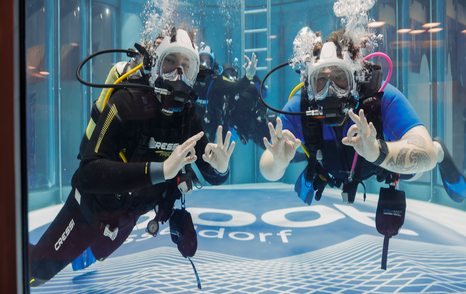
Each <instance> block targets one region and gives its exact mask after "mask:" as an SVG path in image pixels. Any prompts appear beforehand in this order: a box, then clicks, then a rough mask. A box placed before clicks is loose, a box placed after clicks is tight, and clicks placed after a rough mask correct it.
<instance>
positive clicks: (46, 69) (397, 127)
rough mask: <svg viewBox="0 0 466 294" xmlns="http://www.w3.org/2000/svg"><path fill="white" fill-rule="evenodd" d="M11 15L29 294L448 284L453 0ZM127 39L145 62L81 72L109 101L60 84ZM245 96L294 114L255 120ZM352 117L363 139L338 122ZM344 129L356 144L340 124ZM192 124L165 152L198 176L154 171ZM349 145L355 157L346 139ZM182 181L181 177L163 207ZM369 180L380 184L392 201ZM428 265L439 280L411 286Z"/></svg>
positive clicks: (54, 8)
mask: <svg viewBox="0 0 466 294" xmlns="http://www.w3.org/2000/svg"><path fill="white" fill-rule="evenodd" d="M311 2H312V3H311ZM334 5H336V6H334ZM25 9H26V11H25V16H26V38H25V45H26V52H25V56H24V58H25V68H24V70H25V72H26V79H27V88H26V97H25V103H26V121H25V126H26V127H27V185H28V195H29V198H28V203H29V211H28V216H29V218H28V222H29V227H28V231H29V242H30V246H29V253H30V255H29V257H30V263H31V268H30V270H31V274H32V276H31V277H30V278H31V279H30V285H31V286H37V287H31V292H32V293H52V292H53V291H55V292H67V291H70V290H71V291H76V292H80V291H81V292H96V291H97V292H99V291H100V292H105V293H107V292H108V293H111V292H114V293H133V292H138V291H149V292H152V291H161V292H167V293H169V292H185V293H189V292H194V291H195V289H196V286H197V287H202V288H204V289H205V290H206V291H208V292H209V291H212V292H219V293H223V292H228V291H233V292H244V293H254V292H261V291H262V292H267V291H270V292H272V291H276V292H281V293H293V292H344V291H350V292H351V291H353V290H354V291H355V292H358V291H359V292H361V291H362V292H386V293H393V292H395V291H402V290H403V289H404V290H406V291H407V290H409V291H412V292H435V293H437V292H455V291H456V292H465V291H466V280H465V279H464V278H463V277H464V276H466V272H465V268H466V267H464V264H466V259H465V256H466V247H465V245H464V244H466V242H465V241H466V235H465V232H466V221H465V220H466V212H465V210H466V206H465V201H464V196H465V195H464V191H465V190H466V183H465V181H464V180H465V179H464V177H463V176H462V172H464V171H465V170H466V156H465V154H466V136H465V133H466V124H465V119H464V118H465V117H466V107H465V100H464V99H463V98H464V93H465V90H466V89H464V87H465V84H466V81H465V80H464V77H465V76H466V74H465V68H466V58H465V56H464V47H465V42H466V37H465V34H466V33H465V32H466V30H465V29H466V27H465V23H466V19H464V15H466V14H462V13H460V12H462V11H465V9H466V7H465V4H464V3H463V1H460V0H447V1H445V5H444V6H443V5H442V7H441V6H439V5H438V3H435V1H434V2H432V1H428V0H414V1H398V2H396V3H394V2H393V1H388V0H378V1H342V0H336V1H321V2H318V1H316V2H315V3H314V1H285V0H283V1H282V0H278V1H267V0H264V1H240V0H235V1H226V0H222V1H216V2H215V1H206V0H203V1H190V0H189V1H188V0H186V1H182V0H178V1H166V0H156V1H150V2H149V1H147V3H146V1H144V0H134V1H113V0H110V1H82V0H72V1H58V0H48V1H45V0H36V1H26V5H25ZM355 11H356V12H358V14H357V15H356V16H357V17H356V18H357V21H356V22H352V21H351V20H354V17H355V14H354V12H355ZM336 12H338V13H337V14H338V17H337V16H336V15H335V13H336ZM342 19H344V20H345V21H343V22H342V21H341V20H342ZM219 20H220V21H219ZM290 20H291V21H290ZM359 24H363V25H362V26H358V25H359ZM173 25H175V26H176V27H178V28H182V29H186V31H188V32H189V34H186V36H188V37H186V36H185V35H183V36H182V35H180V34H179V33H176V34H175V33H174V32H178V31H176V30H172V29H171V27H172V26H173ZM305 26H308V27H309V29H308V30H306V32H307V34H306V35H305V36H301V37H302V38H296V35H297V33H298V32H299V31H300V30H301V29H302V28H303V27H305ZM339 28H346V29H347V30H351V32H352V34H347V35H341V33H342V32H338V31H336V29H339ZM349 35H350V37H348V36H349ZM158 36H165V37H164V38H163V39H162V38H159V39H158V40H157V41H155V38H156V37H158ZM191 38H192V39H191ZM346 38H350V39H351V41H352V42H349V41H348V39H346ZM135 42H138V43H140V44H141V45H143V46H145V48H146V49H147V55H146V56H145V57H146V58H145V59H144V58H142V57H134V58H130V57H128V56H126V55H124V54H120V55H117V54H113V53H111V54H106V55H100V56H97V57H96V58H94V59H92V61H91V62H89V64H88V65H86V66H85V67H84V68H83V71H82V75H83V77H84V79H85V80H87V81H92V82H93V83H104V81H105V82H106V83H117V79H118V78H119V77H121V76H123V75H125V74H127V75H128V76H127V77H126V78H124V79H123V81H121V83H120V85H125V87H126V89H115V90H113V91H112V90H110V91H108V90H104V91H102V89H100V88H90V87H87V86H84V85H82V84H80V83H78V82H77V80H76V68H77V67H78V65H79V63H80V62H81V61H82V60H83V59H84V58H85V57H86V56H88V55H89V54H92V53H95V52H97V51H100V50H106V49H112V48H125V49H126V48H134V43H135ZM180 44H181V45H180ZM297 51H301V53H300V54H298V55H299V58H300V60H299V61H296V60H295V59H293V57H296V53H297ZM376 51H378V52H379V53H377V54H375V55H369V53H371V52H376ZM382 53H385V54H386V55H384V54H382ZM161 56H164V57H165V61H167V60H168V59H167V58H168V57H173V58H174V59H173V60H172V59H171V58H169V59H170V62H171V63H170V66H169V67H170V69H169V70H167V72H168V73H169V77H170V78H168V75H160V76H157V72H158V71H157V70H154V69H153V68H151V67H150V65H148V62H149V61H151V62H152V66H158V65H157V64H158V63H157V61H158V60H159V61H160V60H164V59H163V58H161V59H157V58H158V57H161ZM167 56H168V57H167ZM289 60H293V63H292V65H293V66H294V67H293V68H292V67H291V66H289V64H288V61H289ZM144 62H145V63H144ZM280 64H282V67H281V68H277V70H276V71H275V72H274V73H273V74H271V75H269V76H268V77H267V79H266V80H265V81H264V79H265V78H266V75H267V73H269V72H270V71H271V70H272V69H273V68H274V67H275V66H278V65H280ZM144 65H146V66H147V68H146V69H145V70H144ZM138 66H139V67H138ZM192 68H195V69H196V70H195V71H196V72H197V71H199V72H198V74H197V77H196V82H195V84H194V86H193V88H192V89H191V87H190V85H188V84H187V83H186V82H185V81H186V76H185V75H186V72H188V71H189V72H190V73H191V72H192V70H191V69H192ZM318 69H325V71H324V70H321V71H320V74H319V75H317V74H316V75H313V74H312V73H313V72H314V71H316V70H318ZM131 70H133V71H132V72H130V71H131ZM162 72H163V71H162ZM146 75H147V76H146ZM148 75H152V76H150V77H149V76H148ZM342 75H343V76H344V83H342V82H341V79H342ZM194 76H196V75H194ZM314 76H315V81H314V80H313V79H312V78H310V77H314ZM390 76H391V77H390ZM339 79H340V80H339ZM388 80H389V82H390V83H389V84H386V82H388ZM134 84H137V85H139V86H141V85H146V88H143V87H139V89H136V87H137V86H134ZM342 85H344V86H345V87H342ZM353 85H354V87H353ZM147 88H150V91H147ZM343 88H344V89H343ZM260 92H261V93H262V96H263V98H264V99H265V102H266V103H267V104H268V105H269V106H272V107H275V108H277V109H278V110H281V109H285V110H287V111H291V112H305V113H306V116H303V115H293V114H289V113H288V114H279V113H276V112H274V111H271V110H270V109H269V108H267V107H266V106H265V105H264V104H263V103H261V101H260V97H259V93H260ZM379 92H385V94H383V93H379ZM107 93H110V94H108V95H107ZM141 93H143V94H141ZM106 96H107V98H109V100H108V101H107V100H105V99H104V98H105V97H106ZM404 96H405V97H406V98H404ZM373 97H377V99H380V100H376V99H372V98H373ZM366 99H367V100H366ZM94 101H96V104H94ZM103 101H106V102H105V103H104V102H103ZM135 101H136V102H135ZM371 101H372V102H374V103H376V102H378V101H381V102H382V104H383V105H382V106H380V109H379V108H377V107H378V106H377V105H376V104H371V103H372V102H371ZM387 101H388V102H387ZM94 105H96V108H94V109H93V106H94ZM135 105H136V106H135ZM186 105H189V106H186ZM285 105H286V106H285ZM374 105H375V106H374ZM373 106H374V107H376V108H377V109H376V110H374V107H373ZM185 107H187V108H185ZM190 107H192V108H190ZM359 108H363V109H364V115H365V116H366V117H367V118H368V120H369V121H371V122H373V124H372V125H373V128H372V126H369V125H367V126H366V125H365V124H363V123H364V119H363V118H362V114H361V116H353V115H351V117H348V113H349V112H351V111H352V109H359ZM186 109H190V112H185V111H186ZM93 111H94V113H93ZM371 111H372V112H371ZM195 116H197V118H195ZM277 117H279V118H280V120H281V122H277ZM145 119H147V121H150V122H149V123H147V124H146V123H145V122H147V121H144V120H145ZM353 120H354V121H356V122H357V124H356V126H357V127H358V128H366V130H367V132H363V131H361V130H360V129H357V130H355V127H351V129H350V126H349V125H348V122H350V121H353ZM142 121H144V123H142ZM268 123H271V124H268ZM358 123H359V124H358ZM219 125H221V126H222V129H219V128H218V126H219ZM340 125H342V127H340ZM89 126H91V127H89ZM188 126H189V127H188ZM421 126H422V127H421ZM416 127H417V128H418V129H419V128H422V130H423V132H421V133H415V134H414V135H413V136H409V134H410V133H409V132H410V131H412V129H413V128H416ZM201 129H203V131H204V132H205V135H204V136H202V139H200V138H197V137H195V138H194V139H192V140H198V143H197V145H196V146H197V147H193V146H189V148H185V149H183V150H184V152H185V153H183V156H181V157H182V158H187V159H186V160H187V161H193V160H198V161H197V164H196V165H194V164H193V165H192V167H193V168H192V169H191V168H189V167H185V168H184V169H181V165H176V164H172V165H171V166H172V167H173V166H175V167H173V168H172V169H173V170H170V164H169V163H170V162H168V163H167V158H169V157H170V156H171V155H172V154H174V153H175V152H178V151H179V150H180V147H179V146H181V145H182V144H183V142H185V141H186V139H188V138H189V137H191V136H194V135H195V134H196V133H198V131H200V130H201ZM283 129H287V130H288V131H286V132H284V133H283V132H282V130H283ZM348 130H350V133H349V134H350V136H349V137H352V136H351V135H355V137H354V138H353V139H352V140H353V141H350V140H349V138H345V137H346V136H347V135H348ZM353 131H354V132H353ZM424 131H425V132H424ZM94 132H95V134H94ZM352 132H353V133H352ZM88 133H89V136H88ZM363 133H365V134H368V135H369V136H368V139H367V141H368V142H373V143H374V144H372V145H370V144H369V147H373V148H372V149H371V148H360V146H359V147H358V146H356V144H357V142H358V139H361V134H363ZM382 133H383V137H381V136H380V134H382ZM406 134H408V135H407V136H406V137H404V136H405V135H406ZM411 135H412V134H411ZM92 136H93V137H92ZM91 137H92V138H93V139H91ZM162 137H163V138H162ZM432 137H440V138H441V140H440V141H438V144H437V143H431V142H432V141H431V138H432ZM106 138H111V139H112V140H109V141H108V140H106ZM264 138H266V139H265V140H264ZM162 139H163V140H162ZM298 139H299V140H298ZM376 139H380V141H378V140H376ZM208 140H209V141H211V142H215V143H217V145H208ZM370 140H372V141H370ZM400 140H401V141H403V142H402V144H404V145H398V146H397V145H396V144H395V143H397V142H401V141H400ZM232 141H235V144H236V145H235V147H234V150H233V147H232V145H230V142H232ZM384 141H392V142H389V143H387V145H385V144H384V143H383V142H384ZM283 142H286V144H282V145H280V144H281V143H283ZM394 142H395V143H394ZM301 143H303V144H302V145H301ZM224 145H225V146H224ZM89 146H91V147H89ZM199 146H200V147H199ZM426 146H435V148H436V149H435V151H434V152H433V153H430V152H428V151H426V150H427V148H426ZM196 148H197V149H199V150H197V149H196ZM358 148H359V149H358ZM410 148H411V149H410ZM413 148H414V149H416V148H417V149H416V150H415V151H413ZM354 149H356V150H358V153H359V155H355V152H354ZM176 150H178V151H176ZM441 151H444V152H441ZM446 151H448V152H446ZM295 152H296V153H295ZM194 153H196V154H197V157H196V158H195V159H193V158H190V157H189V156H190V155H192V154H194ZM231 153H232V154H231ZM230 154H231V158H229V156H230ZM264 154H265V155H264ZM442 159H444V160H443V161H442ZM164 161H165V162H166V163H167V164H166V165H165V164H161V162H164ZM374 161H375V162H376V163H377V164H376V165H373V164H371V162H374ZM436 161H442V164H441V165H440V169H437V168H436V167H435V166H436V164H435V162H436ZM369 167H370V168H372V169H370V168H369ZM381 168H383V169H385V170H390V171H392V173H388V172H385V171H383V170H382V169H381ZM432 168H434V169H432ZM166 169H168V171H167V170H166ZM77 170H79V172H78V173H76V171H77ZM84 170H85V171H86V172H83V171H84ZM227 170H228V173H227ZM431 170H432V171H431ZM179 171H181V172H179ZM422 171H423V173H422ZM178 172H179V173H178ZM166 173H168V174H169V176H167V174H166ZM188 174H189V175H191V176H194V175H196V176H197V178H198V180H199V182H196V181H195V182H193V183H192V185H193V187H194V189H193V191H191V192H190V193H189V194H187V195H186V197H182V196H181V195H182V194H183V193H184V192H186V191H187V190H189V188H190V182H189V181H186V182H185V181H184V180H185V179H186V178H187V177H188V176H187V175H188ZM373 174H377V175H378V178H379V180H380V179H383V180H387V181H389V182H391V183H395V182H396V184H397V189H398V190H399V191H404V192H405V193H406V197H407V202H406V204H407V205H406V206H405V205H404V201H403V199H404V197H403V194H402V193H400V192H398V191H396V190H394V189H392V188H388V186H387V185H386V184H384V183H379V182H378V181H377V180H376V179H375V178H376V176H372V178H370V179H368V178H367V177H368V176H370V175H373ZM397 174H403V176H402V177H401V180H400V181H398V180H397V181H394V179H395V177H397V176H396V175H397ZM405 174H409V176H407V175H405ZM408 177H409V178H410V180H411V181H406V179H407V178H408ZM166 179H171V180H170V184H167V183H166ZM270 181H278V183H270ZM362 182H363V183H365V185H364V186H363V185H362V184H360V183H362ZM161 183H162V184H161ZM216 184H222V185H220V186H219V185H216ZM164 185H165V186H164ZM142 186H143V188H141V187H142ZM162 186H163V188H161V187H162ZM76 187H78V188H76ZM135 187H136V188H135ZM166 187H170V189H171V190H170V189H168V188H167V189H165V188H166ZM380 187H384V188H383V189H382V190H381V192H380V194H379V189H380ZM191 188H192V187H191ZM162 190H163V191H164V192H163V193H162ZM366 194H367V200H366ZM297 196H298V197H297ZM178 198H179V199H178ZM363 198H364V200H366V201H363ZM342 199H343V201H342ZM379 199H381V200H380V201H379ZM393 199H398V201H393ZM417 200H419V201H417ZM353 202H354V203H353ZM348 203H353V204H352V205H349V204H348ZM63 207H64V208H63ZM184 208H186V210H184ZM405 209H406V211H405ZM187 212H189V214H188V213H187ZM376 215H377V216H376ZM400 218H404V219H403V220H404V225H403V227H402V228H400V229H398V227H399V225H400V220H401V219H400ZM190 220H192V223H193V225H191V222H190ZM391 226H394V227H395V229H393V230H395V231H396V233H397V234H396V236H393V238H390V239H391V242H390V247H389V250H388V259H387V260H386V261H387V264H386V265H385V266H386V269H387V271H385V272H383V271H381V270H380V267H381V255H382V250H381V248H382V244H383V237H382V235H386V237H387V238H386V240H388V238H389V237H391V235H394V234H393V232H390V227H391ZM376 227H377V228H376ZM379 232H380V233H382V235H380V234H379ZM154 236H155V238H154ZM387 244H388V243H387ZM413 248H416V250H413ZM196 249H197V251H196ZM342 252H343V253H344V254H342ZM432 252H436V254H432ZM184 257H190V258H191V257H192V259H190V260H188V259H187V258H184ZM382 266H384V265H383V263H382ZM427 268H429V271H427V270H426V269H427ZM432 271H435V272H436V273H438V276H441V277H442V279H433V280H429V279H424V278H423V279H420V278H421V277H425V276H426V275H428V274H430V273H431V272H432ZM317 272H318V273H319V274H318V275H314V274H309V273H317ZM290 273H293V274H290ZM387 275H396V276H397V279H396V280H393V279H391V278H390V277H388V276H387ZM348 277H349V278H348ZM201 281H202V283H201ZM348 281H351V285H350V286H349V284H348ZM400 281H402V282H400ZM413 285H415V286H413ZM409 287H413V288H409Z"/></svg>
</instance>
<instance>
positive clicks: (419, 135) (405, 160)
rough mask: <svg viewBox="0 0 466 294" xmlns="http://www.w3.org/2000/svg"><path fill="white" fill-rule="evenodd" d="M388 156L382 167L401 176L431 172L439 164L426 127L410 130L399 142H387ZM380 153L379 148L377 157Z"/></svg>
mask: <svg viewBox="0 0 466 294" xmlns="http://www.w3.org/2000/svg"><path fill="white" fill-rule="evenodd" d="M387 148H388V154H387V157H386V158H385V160H384V161H383V162H382V163H381V164H380V166H381V167H383V168H385V169H387V170H389V171H392V172H396V173H399V174H413V173H421V172H425V171H429V170H431V169H433V168H434V167H435V165H436V164H437V152H436V149H435V147H434V144H433V142H432V139H431V137H430V135H429V133H428V131H427V129H426V128H425V127H424V126H416V127H414V128H412V129H411V130H409V131H408V132H407V133H406V134H405V135H404V136H403V137H402V138H401V140H399V141H396V142H387ZM379 153H380V151H379V148H377V156H378V155H379Z"/></svg>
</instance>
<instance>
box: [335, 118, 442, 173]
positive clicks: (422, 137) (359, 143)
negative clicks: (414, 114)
mask: <svg viewBox="0 0 466 294" xmlns="http://www.w3.org/2000/svg"><path fill="white" fill-rule="evenodd" d="M348 114H349V116H350V118H351V119H352V120H353V121H354V122H355V124H354V125H352V126H351V127H350V128H349V130H348V134H347V136H346V137H345V138H343V139H342V143H343V144H345V145H348V146H352V147H353V148H354V149H355V150H356V152H357V153H358V154H359V155H361V156H362V157H364V158H365V159H366V160H367V161H369V162H376V164H378V165H379V166H381V167H383V168H385V169H386V170H389V171H391V172H395V173H399V174H415V173H421V172H424V171H429V170H431V169H433V168H434V167H435V165H436V163H437V152H436V148H435V147H434V144H433V142H432V139H431V137H430V135H429V133H428V131H427V129H426V128H425V127H424V126H415V127H413V128H411V129H410V130H409V131H407V132H406V133H405V134H404V135H403V136H402V137H401V139H400V140H399V141H393V142H386V145H387V150H386V151H384V153H386V158H385V159H383V161H382V162H378V161H380V160H381V157H379V156H380V155H381V152H380V150H381V149H383V146H382V145H383V142H382V145H381V144H380V142H379V140H377V139H376V136H377V131H376V129H375V127H374V125H373V124H372V122H371V123H368V122H367V120H366V117H365V116H364V111H363V110H360V111H359V115H357V114H355V113H353V112H352V111H349V112H348Z"/></svg>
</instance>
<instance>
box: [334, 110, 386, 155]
mask: <svg viewBox="0 0 466 294" xmlns="http://www.w3.org/2000/svg"><path fill="white" fill-rule="evenodd" d="M348 114H349V117H350V118H351V120H352V121H354V125H352V126H351V127H350V128H349V129H348V133H347V135H346V137H344V138H343V139H342V140H341V142H342V143H343V144H345V145H347V146H353V148H354V150H355V151H356V152H357V153H358V154H359V155H361V156H362V157H364V158H365V159H366V160H367V161H369V162H374V161H375V160H376V159H377V157H378V156H379V143H378V142H377V130H376V129H375V127H374V125H373V124H372V122H370V123H368V122H367V119H366V116H365V115H364V111H363V110H362V109H361V110H359V116H358V115H357V114H356V113H354V112H353V110H352V109H351V110H350V111H348Z"/></svg>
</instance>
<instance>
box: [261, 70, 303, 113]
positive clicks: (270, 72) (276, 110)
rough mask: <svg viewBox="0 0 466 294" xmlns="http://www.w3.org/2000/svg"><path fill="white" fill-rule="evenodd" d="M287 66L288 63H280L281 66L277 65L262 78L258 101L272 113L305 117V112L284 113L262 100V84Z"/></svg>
mask: <svg viewBox="0 0 466 294" xmlns="http://www.w3.org/2000/svg"><path fill="white" fill-rule="evenodd" d="M288 65H289V62H285V63H282V64H279V65H277V66H276V67H274V68H272V69H271V70H270V71H269V72H268V73H267V74H266V75H265V77H264V79H263V80H262V82H261V86H260V88H259V101H260V102H261V103H262V104H264V106H265V107H267V108H268V109H270V110H272V111H275V112H278V113H281V114H288V115H306V112H303V111H301V112H290V111H284V110H281V109H278V108H275V107H273V106H270V105H269V104H267V102H265V100H264V97H263V96H262V87H264V83H265V81H266V80H267V79H268V78H269V76H270V75H271V74H272V73H274V72H275V71H277V70H279V69H280V68H283V67H285V66H288Z"/></svg>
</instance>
